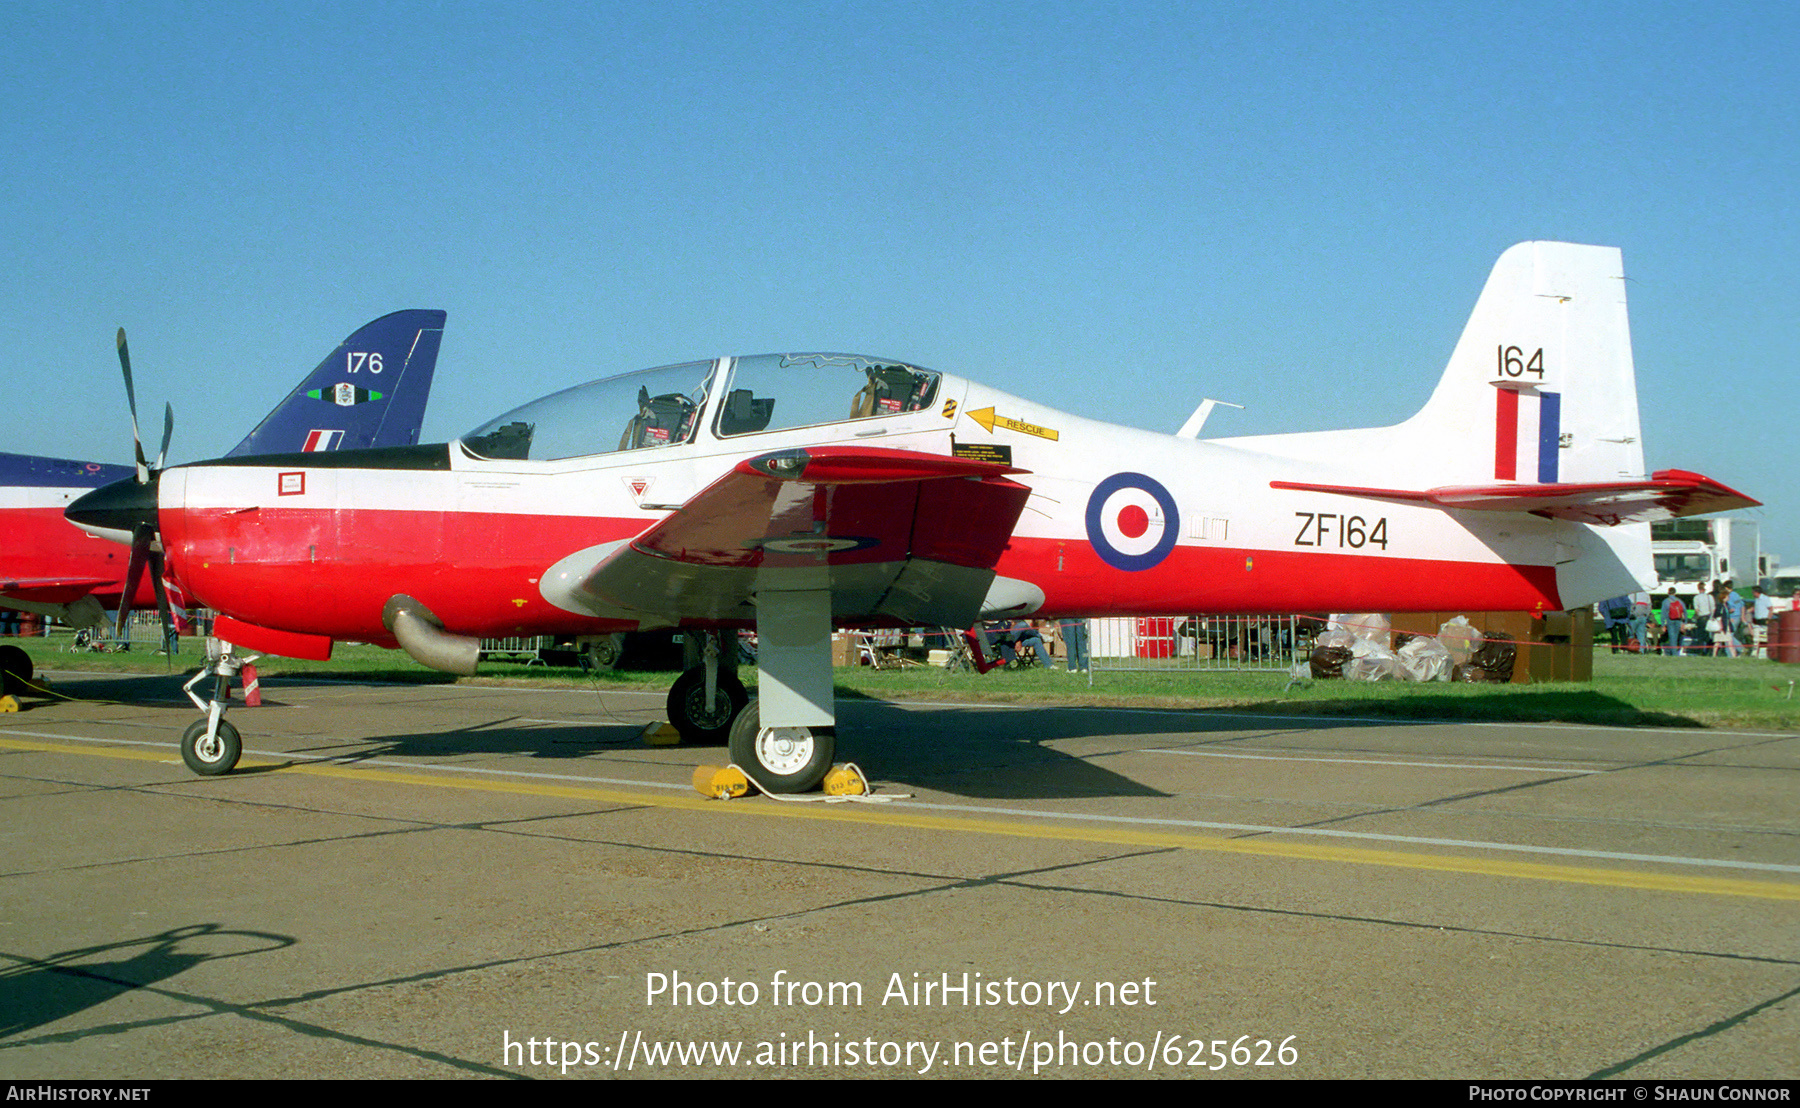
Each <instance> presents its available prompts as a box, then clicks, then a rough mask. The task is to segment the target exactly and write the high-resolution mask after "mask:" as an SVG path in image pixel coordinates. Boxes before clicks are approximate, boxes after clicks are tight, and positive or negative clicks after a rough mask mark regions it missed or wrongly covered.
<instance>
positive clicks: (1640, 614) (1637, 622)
mask: <svg viewBox="0 0 1800 1108" xmlns="http://www.w3.org/2000/svg"><path fill="white" fill-rule="evenodd" d="M1649 635H1650V594H1649V593H1647V592H1634V593H1632V594H1631V637H1632V638H1634V639H1636V640H1637V648H1638V653H1639V654H1648V653H1650V639H1649Z"/></svg>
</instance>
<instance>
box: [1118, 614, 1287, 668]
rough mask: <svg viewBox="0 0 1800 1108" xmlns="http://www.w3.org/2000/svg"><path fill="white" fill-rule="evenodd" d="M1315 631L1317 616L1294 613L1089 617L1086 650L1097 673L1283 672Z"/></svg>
mask: <svg viewBox="0 0 1800 1108" xmlns="http://www.w3.org/2000/svg"><path fill="white" fill-rule="evenodd" d="M1317 633H1318V621H1317V620H1316V619H1306V618H1304V617H1301V616H1293V615H1245V616H1207V615H1189V616H1128V617H1116V618H1109V619H1090V620H1088V654H1089V660H1090V669H1091V670H1092V671H1093V672H1095V673H1100V672H1102V671H1106V670H1115V671H1148V672H1157V673H1185V672H1192V673H1202V672H1214V673H1245V672H1269V673H1285V672H1286V671H1287V669H1288V667H1290V666H1292V665H1293V664H1294V659H1295V657H1296V656H1300V657H1304V656H1305V655H1306V654H1308V653H1310V652H1311V650H1312V640H1313V636H1314V635H1316V634H1317Z"/></svg>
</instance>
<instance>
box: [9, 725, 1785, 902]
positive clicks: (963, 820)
mask: <svg viewBox="0 0 1800 1108" xmlns="http://www.w3.org/2000/svg"><path fill="white" fill-rule="evenodd" d="M0 749H9V750H21V751H39V752H43V753H53V754H73V755H78V756H85V757H97V758H113V759H125V760H128V761H143V762H159V763H165V764H166V763H168V762H169V761H170V757H169V753H168V752H167V751H154V750H131V749H127V748H122V747H116V746H102V745H95V746H85V745H84V746H75V745H68V744H65V743H56V742H34V741H25V740H20V739H9V738H0ZM240 765H242V766H243V767H245V768H252V769H262V770H264V771H266V772H276V773H284V774H285V773H293V774H301V775H304V776H309V777H329V778H336V779H339V780H345V781H361V782H368V783H381V784H393V785H416V786H421V787H425V788H434V789H463V790H469V791H474V792H486V793H503V794H509V795H513V796H538V797H554V798H558V799H564V800H583V801H589V802H600V803H605V804H622V805H628V806H633V807H643V808H674V809H680V810H683V811H693V812H698V811H709V812H715V813H724V812H729V813H731V814H733V815H745V816H762V817H766V818H773V819H805V820H835V821H839V822H844V823H858V824H867V825H870V826H878V827H907V828H912V829H915V830H921V831H951V832H959V833H962V834H974V835H1006V836H1009V837H1013V838H1026V839H1046V840H1056V841H1062V842H1085V843H1103V844H1107V845H1112V846H1140V847H1161V848H1166V849H1178V850H1195V851H1203V852H1210V853H1216V854H1247V855H1255V856H1260V857H1268V858H1286V859H1290V860H1296V861H1309V862H1337V863H1343V864H1348V865H1365V866H1386V867H1389V868H1394V869H1414V870H1430V871H1435V872H1440V873H1462V874H1472V875H1477V876H1484V877H1511V878H1517V879H1521V880H1527V881H1555V882H1561V883H1564V884H1574V885H1596V886H1605V887H1610V888H1621V889H1643V890H1648V891H1652V892H1669V893H1690V894H1698V895H1702V896H1735V897H1749V898H1753V899H1758V900H1795V901H1800V884H1796V883H1793V882H1783V881H1756V880H1744V879H1741V878H1725V877H1698V876H1690V875H1686V874H1673V873H1660V872H1655V871H1651V870H1632V869H1605V868H1602V867H1598V866H1572V865H1556V864H1552V863H1545V862H1524V861H1516V860H1512V859H1504V858H1476V857H1458V856H1455V855H1448V854H1426V853H1411V852H1406V851H1398V850H1378V849H1373V848H1369V847H1355V846H1326V845H1321V844H1316V843H1289V842H1279V841H1274V840H1271V839H1269V838H1266V837H1258V838H1253V839H1228V838H1222V837H1220V836H1217V835H1202V834H1193V833H1185V832H1179V831H1147V830H1137V829H1133V828H1122V827H1072V826H1065V825H1061V824H1054V823H1033V822H1026V821H1021V820H1005V819H991V818H983V819H974V818H969V817H961V816H937V815H926V814H924V813H920V812H916V811H909V810H907V809H905V808H898V807H894V806H889V805H880V806H877V805H862V804H855V803H849V804H822V803H819V804H782V803H777V802H774V801H771V800H768V799H766V798H761V797H758V798H752V799H747V800H732V801H720V800H708V799H706V798H704V797H700V796H682V795H677V794H670V795H656V794H652V793H638V792H627V791H625V790H622V789H612V788H603V787H591V786H583V785H557V784H548V783H544V782H537V781H503V780H493V779H473V778H462V777H451V776H441V775H437V774H423V773H414V772H408V771H406V770H397V769H390V768H385V767H372V766H349V765H334V764H330V763H319V762H279V761H264V760H261V759H248V758H247V759H245V760H244V761H243V762H241V763H240ZM445 768H447V769H449V770H450V772H452V773H453V772H455V770H454V767H445Z"/></svg>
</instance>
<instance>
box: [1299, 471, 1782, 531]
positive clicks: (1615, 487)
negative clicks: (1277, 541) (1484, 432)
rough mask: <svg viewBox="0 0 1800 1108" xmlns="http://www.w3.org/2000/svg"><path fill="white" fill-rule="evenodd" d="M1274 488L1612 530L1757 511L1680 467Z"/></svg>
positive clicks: (1740, 496)
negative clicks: (1422, 485) (1589, 476)
mask: <svg viewBox="0 0 1800 1108" xmlns="http://www.w3.org/2000/svg"><path fill="white" fill-rule="evenodd" d="M1269 487H1270V488H1274V489H1296V490H1300V491H1303V492H1329V493H1336V494H1337V495H1339V496H1360V497H1365V498H1368V499H1370V500H1391V501H1395V502H1397V503H1402V504H1429V505H1434V506H1436V507H1439V508H1458V509H1463V510H1466V511H1477V512H1532V513H1534V514H1536V515H1540V516H1549V517H1553V518H1555V519H1568V520H1574V521H1575V522H1577V523H1593V524H1598V525H1600V526H1606V527H1610V526H1613V525H1615V524H1620V523H1645V522H1649V521H1651V520H1658V519H1674V518H1676V517H1677V516H1695V515H1705V514H1707V513H1709V512H1729V511H1735V510H1737V509H1739V508H1754V507H1756V506H1757V505H1758V504H1760V503H1761V501H1758V500H1752V499H1750V498H1749V497H1747V496H1745V495H1744V494H1743V493H1741V492H1738V491H1737V490H1735V489H1732V488H1728V487H1727V486H1725V485H1722V484H1720V483H1719V482H1717V481H1714V480H1713V479H1712V478H1710V477H1702V476H1701V475H1700V474H1698V473H1689V472H1687V471H1686V470H1681V469H1663V470H1658V471H1657V472H1655V473H1653V474H1651V475H1650V480H1648V481H1607V482H1597V483H1588V484H1567V485H1528V484H1503V485H1442V486H1439V487H1438V488H1434V489H1426V490H1424V491H1422V492H1415V491H1409V490H1405V489H1367V488H1355V487H1352V486H1348V485H1313V484H1306V483H1304V482H1299V481H1270V482H1269Z"/></svg>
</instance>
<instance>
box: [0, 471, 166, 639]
mask: <svg viewBox="0 0 1800 1108" xmlns="http://www.w3.org/2000/svg"><path fill="white" fill-rule="evenodd" d="M131 476H132V468H131V467H130V466H119V465H106V464H103V463H100V462H83V461H74V460H71V459H65V458H44V457H37V456H34V455H26V454H0V606H3V607H24V608H27V609H28V610H34V611H43V610H49V609H50V607H53V606H58V605H64V604H70V603H74V602H75V601H78V600H80V599H81V598H82V597H85V596H89V595H92V596H94V597H95V599H96V600H97V601H99V602H100V603H101V604H102V605H103V606H104V607H106V608H116V607H118V604H119V597H120V594H121V593H123V592H124V588H125V584H124V582H125V567H126V563H127V562H128V561H129V560H130V554H131V552H130V550H129V549H128V548H127V547H124V546H120V545H118V544H116V543H113V542H108V541H107V540H105V539H103V538H100V537H97V536H94V535H90V534H86V533H84V532H83V531H81V530H80V529H79V528H77V527H75V526H73V525H72V524H70V523H69V521H68V520H67V519H65V518H63V512H64V510H65V509H67V508H68V506H69V505H70V503H72V502H73V501H74V500H75V499H77V498H78V497H80V496H82V495H83V494H85V493H87V492H90V491H92V490H93V489H95V488H99V487H100V486H102V485H107V484H110V483H112V482H114V481H119V480H123V479H127V478H130V477H131ZM140 592H142V593H143V594H144V595H145V596H148V597H150V598H151V602H152V603H154V596H153V594H152V592H151V589H150V586H149V585H148V583H146V584H144V585H143V586H142V587H141V588H140Z"/></svg>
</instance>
